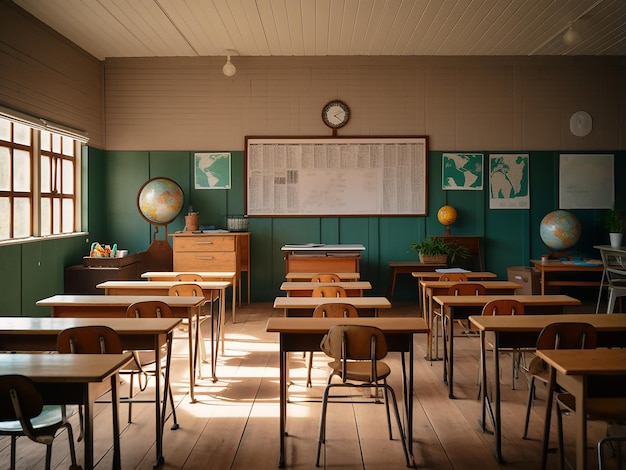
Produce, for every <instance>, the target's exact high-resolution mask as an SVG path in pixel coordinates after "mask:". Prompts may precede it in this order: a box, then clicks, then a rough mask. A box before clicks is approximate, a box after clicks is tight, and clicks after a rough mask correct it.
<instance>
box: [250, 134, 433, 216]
mask: <svg viewBox="0 0 626 470" xmlns="http://www.w3.org/2000/svg"><path fill="white" fill-rule="evenodd" d="M427 174H428V172H427V140H426V137H376V138H373V137H372V138H368V137H365V138H340V137H332V138H325V137H312V138H273V137H272V138H264V137H247V138H246V180H247V187H246V204H247V207H246V213H247V214H248V215H249V216H255V215H257V216H262V215H265V216H333V215H425V214H426V207H427V206H426V194H427Z"/></svg>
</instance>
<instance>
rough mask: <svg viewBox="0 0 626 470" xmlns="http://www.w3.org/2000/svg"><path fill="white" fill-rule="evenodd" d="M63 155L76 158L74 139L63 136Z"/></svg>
mask: <svg viewBox="0 0 626 470" xmlns="http://www.w3.org/2000/svg"><path fill="white" fill-rule="evenodd" d="M63 155H67V156H69V157H73V156H74V139H72V138H71V137H65V136H63Z"/></svg>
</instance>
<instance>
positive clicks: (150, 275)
mask: <svg viewBox="0 0 626 470" xmlns="http://www.w3.org/2000/svg"><path fill="white" fill-rule="evenodd" d="M179 274H197V275H199V276H200V277H202V279H203V280H204V281H230V282H231V283H232V285H233V286H234V285H236V283H237V273H236V272H234V271H224V272H215V271H211V272H209V271H201V272H191V271H148V272H145V273H143V274H142V275H141V277H142V278H143V279H147V280H148V281H175V280H176V276H178V275H179ZM178 282H186V281H178ZM240 294H241V292H240ZM231 302H232V309H233V311H232V316H233V323H235V304H236V303H237V295H236V289H233V297H232V301H231ZM248 303H250V288H249V287H248ZM239 306H240V307H241V295H240V296H239Z"/></svg>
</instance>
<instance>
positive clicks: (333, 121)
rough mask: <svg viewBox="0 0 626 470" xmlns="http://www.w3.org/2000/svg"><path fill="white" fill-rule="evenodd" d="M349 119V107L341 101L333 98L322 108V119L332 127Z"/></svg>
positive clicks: (336, 126)
mask: <svg viewBox="0 0 626 470" xmlns="http://www.w3.org/2000/svg"><path fill="white" fill-rule="evenodd" d="M349 119H350V108H348V105H347V104H345V103H344V102H343V101H339V100H333V101H331V102H329V103H327V104H326V106H324V109H322V120H323V121H324V124H326V125H327V126H328V127H330V128H332V129H338V128H340V127H343V126H345V125H346V124H347V123H348V120H349Z"/></svg>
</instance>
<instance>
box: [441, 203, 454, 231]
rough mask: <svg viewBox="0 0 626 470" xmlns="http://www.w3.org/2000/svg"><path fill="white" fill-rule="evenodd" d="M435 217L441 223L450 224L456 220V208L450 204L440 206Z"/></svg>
mask: <svg viewBox="0 0 626 470" xmlns="http://www.w3.org/2000/svg"><path fill="white" fill-rule="evenodd" d="M437 219H438V220H439V223H441V224H442V225H446V226H447V225H452V224H453V223H454V222H456V209H455V208H454V207H452V206H442V207H441V208H440V209H439V212H437Z"/></svg>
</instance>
